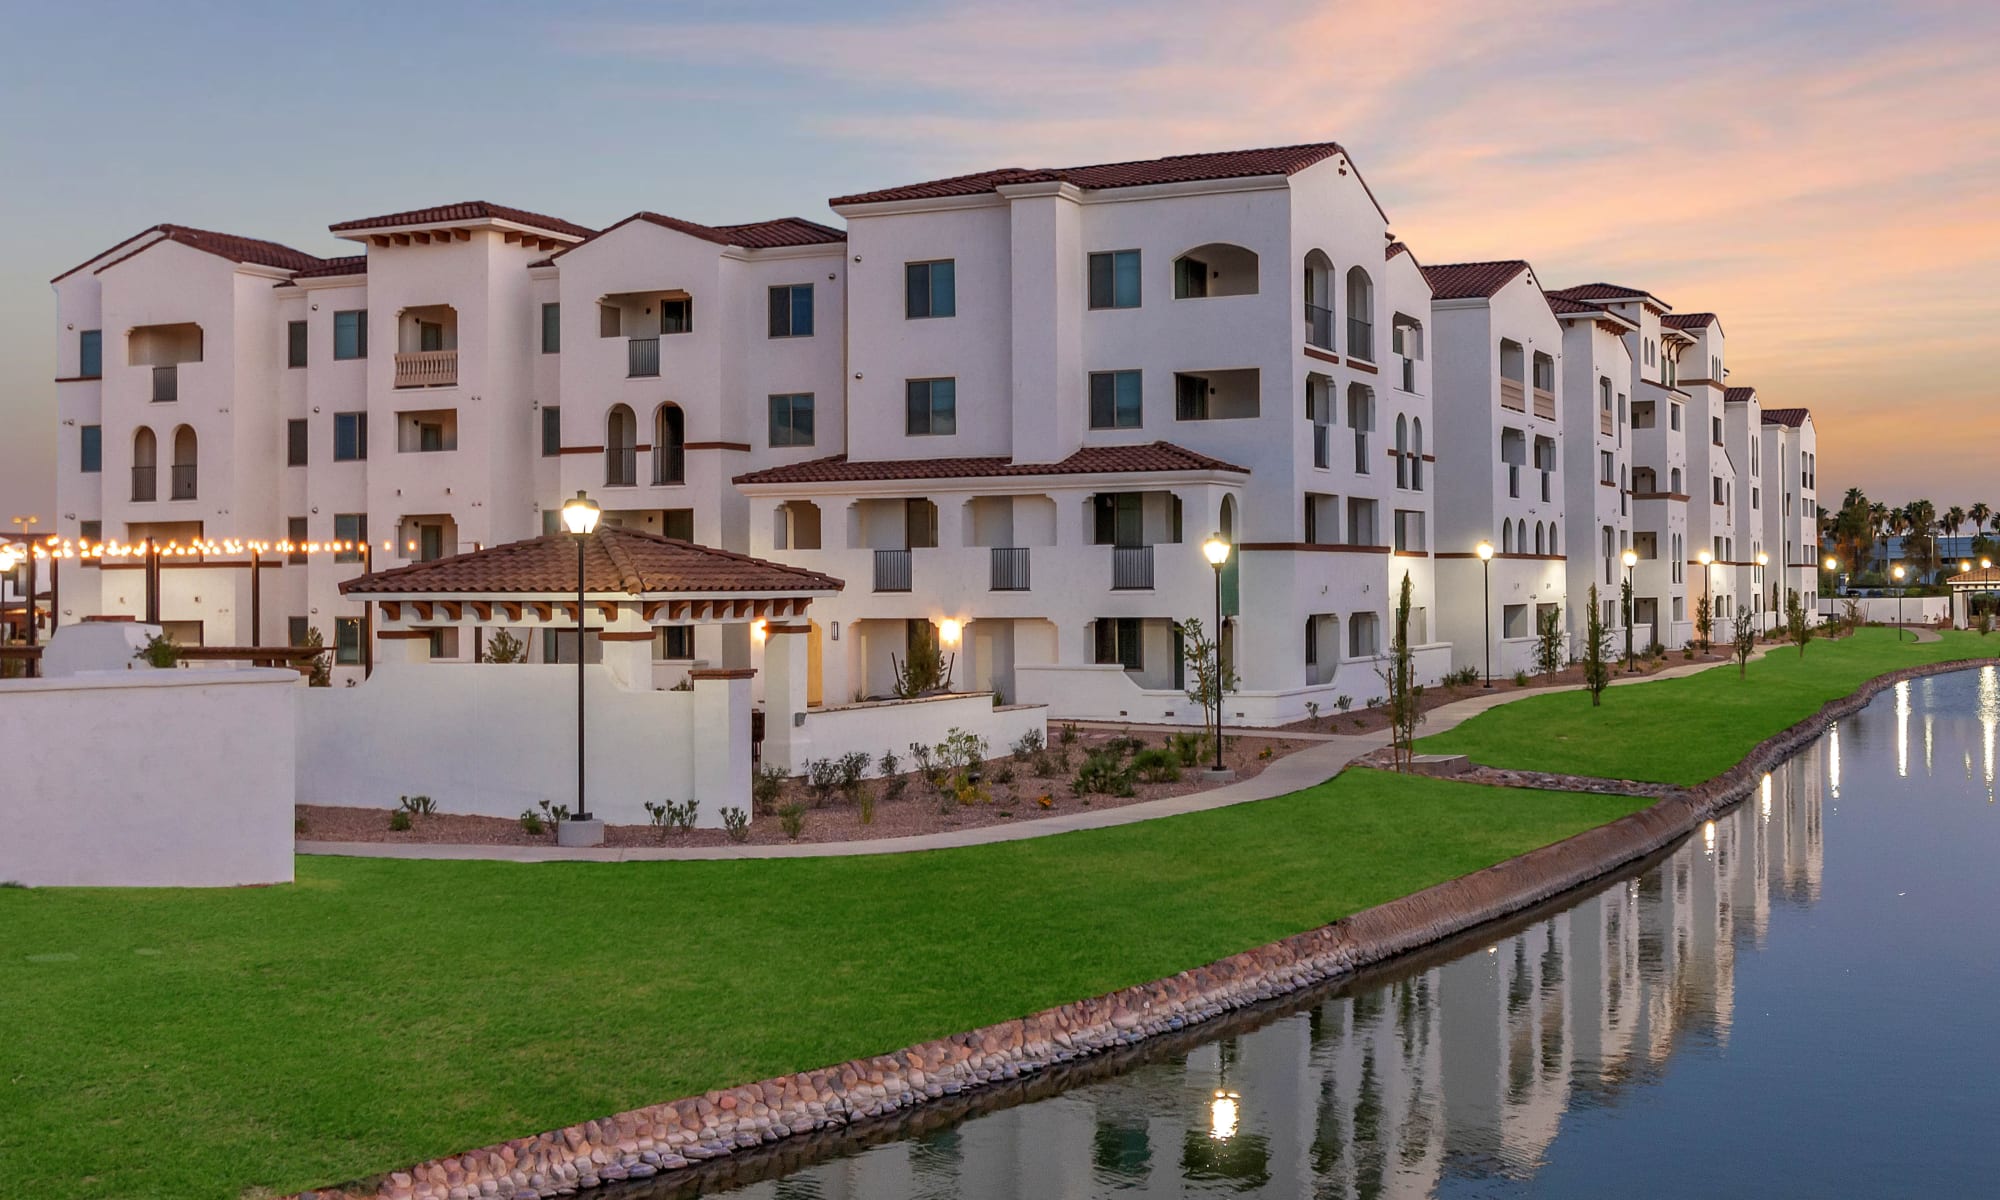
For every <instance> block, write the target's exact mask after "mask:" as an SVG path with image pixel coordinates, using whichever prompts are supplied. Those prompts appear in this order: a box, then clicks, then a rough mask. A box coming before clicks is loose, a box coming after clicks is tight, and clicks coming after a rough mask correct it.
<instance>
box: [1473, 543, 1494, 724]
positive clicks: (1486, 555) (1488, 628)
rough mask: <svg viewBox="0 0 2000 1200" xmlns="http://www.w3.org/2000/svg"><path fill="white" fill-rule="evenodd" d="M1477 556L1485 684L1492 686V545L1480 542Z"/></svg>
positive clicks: (1475, 548)
mask: <svg viewBox="0 0 2000 1200" xmlns="http://www.w3.org/2000/svg"><path fill="white" fill-rule="evenodd" d="M1473 552H1474V553H1476V554H1478V555H1479V575H1480V592H1481V594H1482V595H1483V596H1484V599H1483V600H1482V601H1481V603H1480V608H1479V624H1480V628H1481V629H1482V630H1483V631H1484V633H1485V634H1486V682H1485V684H1484V685H1482V686H1485V687H1489V688H1490V687H1492V686H1493V543H1492V542H1481V543H1479V545H1478V546H1476V547H1474V548H1473Z"/></svg>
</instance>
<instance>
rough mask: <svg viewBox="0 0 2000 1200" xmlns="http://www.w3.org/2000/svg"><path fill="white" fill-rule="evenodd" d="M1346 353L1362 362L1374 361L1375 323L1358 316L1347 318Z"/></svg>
mask: <svg viewBox="0 0 2000 1200" xmlns="http://www.w3.org/2000/svg"><path fill="white" fill-rule="evenodd" d="M1347 354H1348V357H1350V358H1358V359H1361V360H1362V361H1364V362H1374V361H1375V325H1374V323H1373V322H1372V321H1365V320H1363V319H1361V318H1360V317H1349V318H1347Z"/></svg>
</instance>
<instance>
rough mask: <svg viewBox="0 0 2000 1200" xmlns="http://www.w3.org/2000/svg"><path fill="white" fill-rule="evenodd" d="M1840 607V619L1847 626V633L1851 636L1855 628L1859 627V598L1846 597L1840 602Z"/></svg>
mask: <svg viewBox="0 0 2000 1200" xmlns="http://www.w3.org/2000/svg"><path fill="white" fill-rule="evenodd" d="M1840 609H1841V621H1842V623H1843V624H1845V625H1846V626H1847V632H1848V634H1849V635H1850V636H1852V635H1853V633H1854V631H1855V630H1857V629H1859V628H1861V598H1860V597H1859V596H1848V597H1846V598H1845V599H1843V600H1842V601H1841V602H1840Z"/></svg>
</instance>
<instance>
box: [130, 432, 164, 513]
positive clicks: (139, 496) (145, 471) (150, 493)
mask: <svg viewBox="0 0 2000 1200" xmlns="http://www.w3.org/2000/svg"><path fill="white" fill-rule="evenodd" d="M159 454H160V445H159V439H158V438H156V437H155V436H154V435H153V431H152V430H150V429H148V428H146V427H145V426H144V425H141V426H139V430H138V432H136V433H134V434H133V435H132V499H133V500H135V501H138V500H152V499H155V498H157V497H158V496H159V494H160V493H159V486H160V485H159V473H160V468H159Z"/></svg>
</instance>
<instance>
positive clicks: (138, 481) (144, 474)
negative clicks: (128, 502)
mask: <svg viewBox="0 0 2000 1200" xmlns="http://www.w3.org/2000/svg"><path fill="white" fill-rule="evenodd" d="M158 475H159V468H157V467H133V468H132V499H134V500H151V499H153V498H154V497H156V496H158V495H159V490H158V482H157V477H158Z"/></svg>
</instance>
